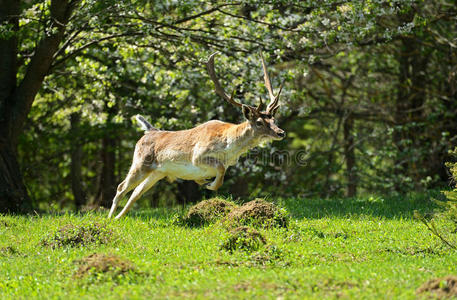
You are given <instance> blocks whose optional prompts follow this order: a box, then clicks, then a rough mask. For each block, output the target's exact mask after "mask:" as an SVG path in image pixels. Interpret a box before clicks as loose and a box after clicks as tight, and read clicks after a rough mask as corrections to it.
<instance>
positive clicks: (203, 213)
mask: <svg viewBox="0 0 457 300" xmlns="http://www.w3.org/2000/svg"><path fill="white" fill-rule="evenodd" d="M236 207H237V205H236V204H234V203H232V202H230V201H227V200H224V199H221V198H211V199H208V200H204V201H202V202H200V203H198V204H196V205H194V206H192V207H191V208H190V209H189V211H188V213H187V214H186V216H185V217H184V218H183V219H182V223H184V224H186V225H189V226H202V225H205V224H211V223H214V222H216V221H218V220H219V219H221V218H223V217H225V216H226V215H227V214H228V213H229V212H231V211H232V210H233V209H235V208H236Z"/></svg>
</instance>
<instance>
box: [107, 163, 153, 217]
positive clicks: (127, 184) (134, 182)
mask: <svg viewBox="0 0 457 300" xmlns="http://www.w3.org/2000/svg"><path fill="white" fill-rule="evenodd" d="M148 175H149V173H147V172H144V171H142V170H141V169H138V168H135V169H131V170H130V171H129V173H128V175H127V177H126V178H125V180H124V181H122V182H121V183H120V184H119V185H118V186H117V192H116V196H114V199H113V204H112V205H111V209H110V211H109V215H108V218H111V217H112V216H113V214H114V212H115V211H116V208H117V205H118V204H119V200H121V199H122V198H124V196H125V194H127V193H128V192H130V191H131V190H133V189H134V188H136V187H137V186H138V184H140V182H141V181H143V180H144V179H145V178H146V177H147V176H148Z"/></svg>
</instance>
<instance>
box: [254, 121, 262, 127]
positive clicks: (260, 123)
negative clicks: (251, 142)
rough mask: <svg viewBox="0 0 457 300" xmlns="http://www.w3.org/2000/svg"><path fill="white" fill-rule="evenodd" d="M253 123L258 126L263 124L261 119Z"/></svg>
mask: <svg viewBox="0 0 457 300" xmlns="http://www.w3.org/2000/svg"><path fill="white" fill-rule="evenodd" d="M255 125H257V126H258V127H260V126H262V125H263V121H262V120H257V121H256V122H255Z"/></svg>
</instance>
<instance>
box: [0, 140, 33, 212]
mask: <svg viewBox="0 0 457 300" xmlns="http://www.w3.org/2000/svg"><path fill="white" fill-rule="evenodd" d="M32 207H33V205H32V201H31V199H30V198H29V196H28V194H27V190H26V188H25V185H24V183H23V181H22V174H21V172H20V168H19V164H18V162H17V155H16V152H15V151H14V150H13V149H11V145H9V144H7V143H4V142H2V143H1V145H0V213H24V212H29V211H31V210H32Z"/></svg>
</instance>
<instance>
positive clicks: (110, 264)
mask: <svg viewBox="0 0 457 300" xmlns="http://www.w3.org/2000/svg"><path fill="white" fill-rule="evenodd" d="M76 263H78V264H80V266H79V268H78V270H77V271H76V273H75V274H74V277H75V278H78V279H81V278H86V277H95V278H98V279H99V278H102V277H108V278H114V279H116V278H119V277H122V276H125V275H126V274H129V273H130V274H138V273H139V272H138V271H137V270H136V267H135V265H134V264H133V263H132V262H131V261H129V260H127V259H123V258H121V257H119V256H116V255H106V254H98V253H94V254H91V255H89V256H87V257H85V258H83V259H81V260H79V261H76Z"/></svg>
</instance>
